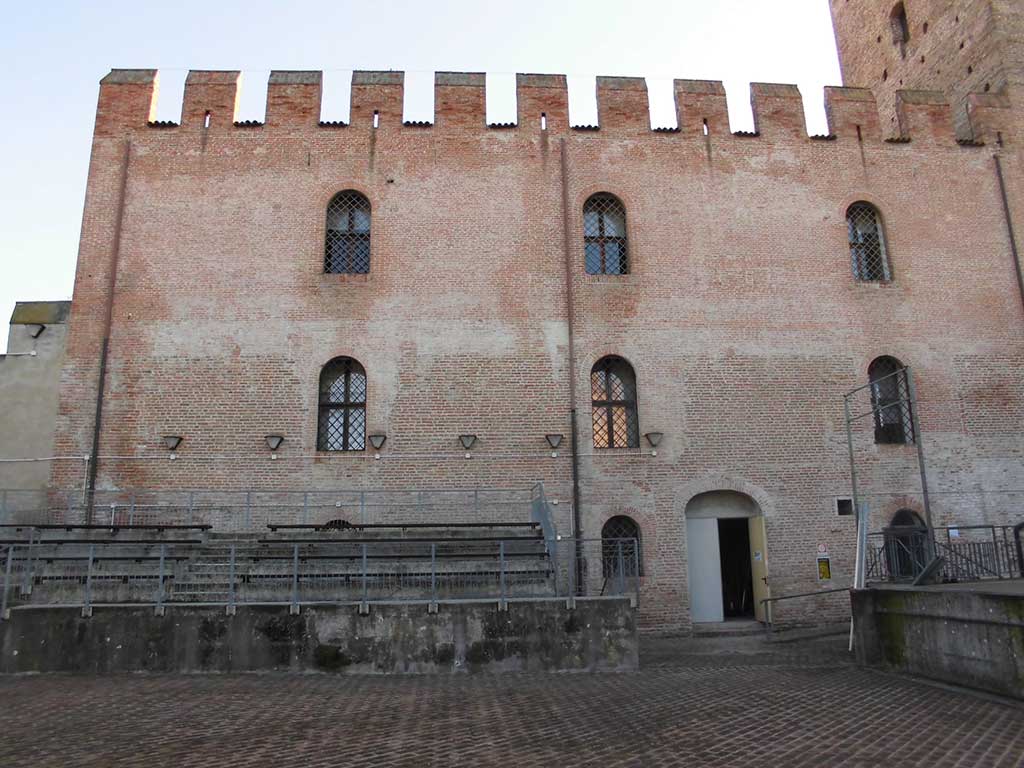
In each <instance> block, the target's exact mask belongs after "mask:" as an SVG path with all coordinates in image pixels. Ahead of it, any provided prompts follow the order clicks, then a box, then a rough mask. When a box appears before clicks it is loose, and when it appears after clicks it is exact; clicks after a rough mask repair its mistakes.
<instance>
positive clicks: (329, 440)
mask: <svg viewBox="0 0 1024 768" xmlns="http://www.w3.org/2000/svg"><path fill="white" fill-rule="evenodd" d="M316 448H317V450H318V451H362V450H364V449H365V448H366V371H365V370H363V366H361V365H360V364H359V363H358V362H356V361H355V360H353V359H352V358H351V357H336V358H334V359H333V360H331V362H329V363H328V364H327V365H325V366H324V367H323V370H321V371H320V398H319V418H318V419H317V430H316Z"/></svg>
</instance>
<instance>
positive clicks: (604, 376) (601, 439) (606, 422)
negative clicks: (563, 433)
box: [590, 356, 640, 448]
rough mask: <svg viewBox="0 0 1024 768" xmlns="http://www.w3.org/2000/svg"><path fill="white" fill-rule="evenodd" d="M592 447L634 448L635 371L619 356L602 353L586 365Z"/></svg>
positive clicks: (636, 441)
mask: <svg viewBox="0 0 1024 768" xmlns="http://www.w3.org/2000/svg"><path fill="white" fill-rule="evenodd" d="M590 400H591V406H592V409H593V414H592V420H593V425H594V447H595V448H636V447H638V446H639V445H640V429H639V425H638V423H637V415H636V375H635V374H634V373H633V368H632V366H630V364H629V363H627V362H626V361H625V360H623V359H622V358H621V357H614V356H609V357H603V358H601V359H600V360H598V361H597V362H596V363H595V364H594V367H593V368H591V369H590Z"/></svg>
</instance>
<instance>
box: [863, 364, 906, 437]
mask: <svg viewBox="0 0 1024 768" xmlns="http://www.w3.org/2000/svg"><path fill="white" fill-rule="evenodd" d="M868 379H869V380H870V382H871V410H872V411H874V414H875V442H876V443H879V444H895V445H902V444H908V445H909V444H911V443H913V442H914V420H913V416H912V414H911V410H910V408H911V403H910V386H909V384H908V382H907V371H906V368H905V367H904V365H903V363H901V362H900V361H899V360H897V359H896V358H894V357H877V358H875V359H874V360H873V361H872V362H871V365H870V366H868Z"/></svg>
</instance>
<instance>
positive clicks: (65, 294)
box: [0, 0, 840, 352]
mask: <svg viewBox="0 0 1024 768" xmlns="http://www.w3.org/2000/svg"><path fill="white" fill-rule="evenodd" d="M115 67H124V68H157V69H159V70H160V102H159V106H158V116H159V118H160V119H162V120H177V119H178V117H179V115H180V111H181V93H182V88H183V87H184V81H185V75H186V72H187V70H188V69H241V70H242V90H241V114H240V116H239V119H242V120H246V119H262V117H263V112H264V99H265V97H266V88H267V75H268V74H269V71H270V70H271V69H319V70H323V71H324V73H325V74H324V107H323V115H324V117H325V119H343V118H345V117H347V115H348V78H349V75H350V71H351V70H352V69H398V70H405V72H406V87H405V94H406V95H405V113H406V119H412V120H428V119H430V118H431V111H432V108H433V93H432V83H433V72H434V71H435V70H454V71H470V72H481V71H483V72H486V73H487V74H488V78H487V86H488V100H487V109H488V120H489V121H490V122H502V121H513V120H514V119H515V80H514V73H516V72H551V73H564V74H567V75H569V98H570V109H571V119H572V121H573V123H575V124H580V123H596V122H597V108H596V105H595V103H594V76H596V75H625V76H640V77H646V78H647V84H648V89H649V91H650V99H651V111H652V121H653V123H654V124H655V125H672V124H674V122H675V118H674V115H673V110H672V100H671V81H672V78H674V77H683V78H694V79H709V80H723V81H724V82H725V87H726V90H727V92H728V94H729V109H730V120H731V122H732V127H733V129H734V130H740V129H747V130H749V129H750V128H751V127H752V123H753V121H752V118H751V113H750V101H749V90H748V83H750V82H751V81H760V82H779V83H796V84H798V85H799V86H800V90H801V92H802V93H803V96H804V106H805V110H806V113H807V120H808V127H809V129H810V132H811V133H824V132H825V116H824V108H823V105H822V101H823V94H822V88H823V86H825V85H838V84H839V83H840V76H839V64H838V60H837V57H836V50H835V40H834V37H833V35H832V26H831V21H830V18H829V8H828V0H776V1H775V2H768V1H767V0H711V2H708V0H701V1H699V2H698V1H697V0H675V1H674V2H670V1H663V2H653V1H652V0H633V1H632V2H630V1H629V0H619V1H618V2H610V0H553V1H552V0H549V1H548V2H542V1H538V0H516V1H515V2H500V3H498V2H481V1H480V0H474V1H473V2H469V1H467V0H433V1H432V2H428V1H427V0H421V1H420V2H399V1H398V0H363V1H362V2H353V1H352V0H334V1H333V2H302V1H301V0H292V1H291V2H270V1H269V0H245V2H238V1H236V0H205V1H204V2H195V0H178V2H176V3H156V2H146V1H145V0H143V2H139V0H132V1H131V2H124V1H122V0H91V1H90V2H85V1H83V2H66V1H65V2H62V1H61V0H52V1H51V2H46V3H42V2H39V3H27V2H18V3H9V4H7V5H5V9H4V19H3V25H2V26H0V93H2V94H3V98H4V103H5V108H4V109H3V110H2V115H3V116H2V118H0V152H2V157H3V162H2V164H0V168H2V180H3V183H2V184H0V321H2V322H3V323H6V321H7V318H9V317H10V314H11V311H12V310H13V308H14V302H15V301H25V300H45V299H68V298H70V297H71V289H72V285H73V282H74V270H75V259H76V256H77V252H78V235H79V229H80V227H81V220H82V203H83V200H84V196H85V178H86V171H87V167H88V162H89V146H90V139H91V133H92V125H93V118H94V113H95V108H96V94H97V90H98V83H99V80H100V78H101V77H103V75H105V74H106V73H107V72H108V71H109V70H110V69H111V68H115ZM3 337H4V332H3V325H0V339H2V338H3ZM2 351H3V350H2V348H0V352H2Z"/></svg>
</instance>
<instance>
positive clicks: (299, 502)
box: [0, 483, 556, 538]
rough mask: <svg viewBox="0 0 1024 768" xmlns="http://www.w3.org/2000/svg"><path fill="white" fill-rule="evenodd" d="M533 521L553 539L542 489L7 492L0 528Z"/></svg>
mask: <svg viewBox="0 0 1024 768" xmlns="http://www.w3.org/2000/svg"><path fill="white" fill-rule="evenodd" d="M332 520H344V521H347V522H349V523H390V522H414V521H428V522H466V521H476V522H494V523H498V522H508V521H529V520H533V521H535V522H540V523H542V525H543V526H544V531H545V537H547V538H554V536H555V535H556V531H555V525H554V521H553V519H552V516H551V512H550V507H549V504H548V501H547V499H546V497H545V495H544V487H543V485H542V484H540V483H536V484H534V485H533V486H531V487H528V488H512V489H508V488H471V489H457V490H448V489H443V490H406V489H376V490H333V491H332V490H328V491H324V490H261V489H248V490H227V491H225V490H209V489H207V490H201V489H193V490H166V489H159V490H145V489H133V490H96V491H92V492H86V491H83V490H81V489H77V490H52V489H49V490H12V489H7V490H5V489H0V523H6V524H11V523H26V524H32V523H36V524H41V523H67V524H83V523H99V524H110V525H125V524H156V523H164V524H179V525H193V524H198V523H204V524H208V525H211V526H212V527H213V529H214V530H217V531H226V532H239V531H251V530H258V529H262V528H264V527H265V526H266V525H267V523H269V522H279V523H286V522H291V523H295V524H312V523H326V522H329V521H332Z"/></svg>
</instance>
